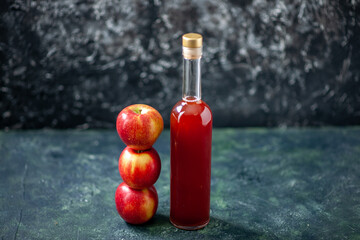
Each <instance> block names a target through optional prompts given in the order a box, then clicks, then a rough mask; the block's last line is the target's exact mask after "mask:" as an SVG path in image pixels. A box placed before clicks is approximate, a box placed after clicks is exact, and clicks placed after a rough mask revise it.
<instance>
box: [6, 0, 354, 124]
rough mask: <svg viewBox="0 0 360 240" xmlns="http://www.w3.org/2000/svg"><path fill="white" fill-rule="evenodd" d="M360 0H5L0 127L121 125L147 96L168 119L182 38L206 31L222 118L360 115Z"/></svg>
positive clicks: (212, 97) (210, 90) (206, 62)
mask: <svg viewBox="0 0 360 240" xmlns="http://www.w3.org/2000/svg"><path fill="white" fill-rule="evenodd" d="M359 8H360V4H359V1H358V0H351V1H350V0H349V1H345V0H339V1H331V0H321V1H320V0H309V1H290V0H273V1H265V0H243V1H217V0H216V1H215V0H214V1H195V0H194V1H175V0H171V1H161V0H156V1H140V0H139V1H133V0H128V1H118V0H106V1H97V0H92V1H81V0H79V1H75V0H53V1H31V0H28V1H25V0H24V1H8V0H2V1H1V2H0V14H1V15H0V62H1V68H0V76H1V78H0V81H1V82H0V83H1V86H0V99H1V102H0V113H1V116H0V117H1V123H0V128H42V127H55V128H68V127H69V128H72V127H80V128H87V127H110V128H114V124H115V118H116V116H117V113H118V112H119V111H120V110H121V109H122V108H123V107H125V106H127V105H130V104H133V103H145V104H150V105H152V106H153V107H155V108H157V109H158V110H159V111H160V113H161V114H162V115H163V117H164V120H165V124H166V125H168V124H169V113H170V110H171V107H172V106H173V105H174V104H175V103H176V101H177V100H179V99H180V97H181V82H182V80H181V70H182V56H181V40H180V39H181V35H182V34H183V33H186V32H192V31H194V32H199V33H201V34H203V36H204V58H203V64H202V66H203V68H202V70H203V71H202V72H203V75H202V76H203V78H202V79H203V81H202V83H203V99H204V100H205V101H206V102H207V103H208V104H209V105H210V106H211V108H212V110H213V114H214V120H215V125H216V126H279V125H280V126H283V125H285V126H293V125H294V126H303V125H349V124H359V123H360V90H359V87H360V79H359V78H360V55H359V53H360V11H359Z"/></svg>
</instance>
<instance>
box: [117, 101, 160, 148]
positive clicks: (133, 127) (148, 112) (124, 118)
mask: <svg viewBox="0 0 360 240" xmlns="http://www.w3.org/2000/svg"><path fill="white" fill-rule="evenodd" d="M163 129H164V121H163V119H162V117H161V115H160V113H159V112H158V111H157V110H156V109H155V108H153V107H150V106H148V105H145V104H134V105H130V106H128V107H126V108H124V109H123V110H122V111H121V112H120V113H119V115H118V117H117V119H116V130H117V132H118V134H119V136H120V138H121V140H122V141H123V142H124V143H125V144H126V145H127V146H128V147H131V148H133V149H135V150H146V149H150V148H151V147H152V145H153V144H154V143H155V141H156V140H157V138H158V137H159V136H160V133H161V132H162V130H163Z"/></svg>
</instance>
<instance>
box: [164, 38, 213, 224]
mask: <svg viewBox="0 0 360 240" xmlns="http://www.w3.org/2000/svg"><path fill="white" fill-rule="evenodd" d="M182 43H183V56H184V60H183V71H184V72H183V89H182V90H183V93H182V100H180V101H179V102H178V103H176V104H175V106H174V107H173V109H172V112H171V116H170V138H171V139H170V142H171V161H170V165H171V176H170V178H171V180H170V181H171V183H170V221H171V223H172V224H173V225H174V226H175V227H178V228H181V229H186V230H196V229H200V228H203V227H205V226H206V225H207V224H208V223H209V220H210V177H211V138H212V113H211V110H210V108H209V106H208V105H207V104H206V103H205V102H204V101H203V100H201V71H200V59H201V55H202V36H201V35H200V34H197V33H188V34H185V35H183V37H182Z"/></svg>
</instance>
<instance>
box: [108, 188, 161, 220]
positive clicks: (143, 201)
mask: <svg viewBox="0 0 360 240" xmlns="http://www.w3.org/2000/svg"><path fill="white" fill-rule="evenodd" d="M115 204H116V209H117V211H118V213H119V215H120V216H121V217H122V218H123V219H124V220H125V221H126V222H128V223H131V224H142V223H145V222H147V221H149V220H150V219H151V218H152V217H153V216H154V214H155V212H156V210H157V207H158V195H157V192H156V189H155V187H154V186H151V187H149V188H144V189H132V188H130V187H129V186H128V185H127V184H126V183H124V182H123V183H121V184H120V185H119V186H118V187H117V189H116V192H115Z"/></svg>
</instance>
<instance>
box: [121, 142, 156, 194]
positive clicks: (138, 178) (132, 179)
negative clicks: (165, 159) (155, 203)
mask: <svg viewBox="0 0 360 240" xmlns="http://www.w3.org/2000/svg"><path fill="white" fill-rule="evenodd" d="M160 170H161V161H160V157H159V154H158V153H157V151H156V150H155V149H154V148H150V149H149V150H144V151H142V150H134V149H132V148H130V147H126V148H125V149H124V151H122V153H121V155H120V157H119V172H120V175H121V178H122V179H123V180H124V182H125V183H126V184H127V185H128V186H129V187H131V188H136V189H141V188H147V187H151V186H152V185H154V183H155V182H156V180H157V179H158V178H159V175H160Z"/></svg>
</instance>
